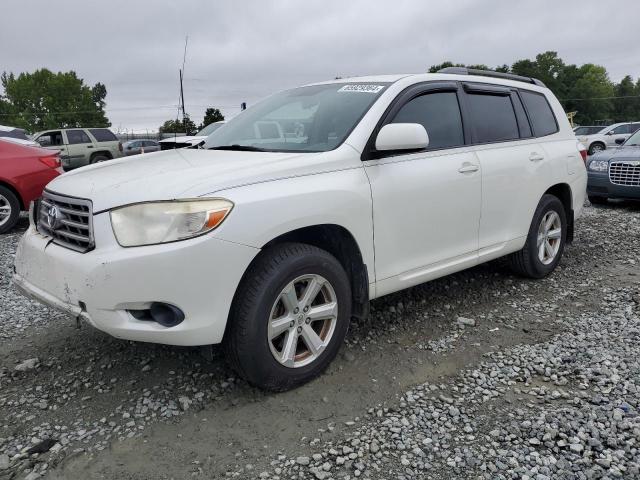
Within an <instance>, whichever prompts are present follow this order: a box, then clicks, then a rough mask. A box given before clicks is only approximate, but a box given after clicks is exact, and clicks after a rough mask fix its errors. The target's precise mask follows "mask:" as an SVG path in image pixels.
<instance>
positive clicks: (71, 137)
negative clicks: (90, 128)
mask: <svg viewBox="0 0 640 480" xmlns="http://www.w3.org/2000/svg"><path fill="white" fill-rule="evenodd" d="M67 140H68V141H69V143H70V144H71V145H76V144H79V143H91V139H90V138H89V135H87V134H86V133H85V132H84V130H67Z"/></svg>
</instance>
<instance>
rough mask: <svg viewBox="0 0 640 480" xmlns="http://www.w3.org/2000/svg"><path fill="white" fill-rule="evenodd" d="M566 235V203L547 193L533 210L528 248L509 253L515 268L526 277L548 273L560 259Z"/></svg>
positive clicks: (512, 265) (542, 276) (544, 275)
mask: <svg viewBox="0 0 640 480" xmlns="http://www.w3.org/2000/svg"><path fill="white" fill-rule="evenodd" d="M558 230H559V231H558ZM566 239H567V216H566V212H565V211H564V206H563V205H562V202H561V201H560V200H559V199H558V198H557V197H555V196H553V195H549V194H545V195H543V196H542V198H541V199H540V203H539V204H538V208H536V211H535V213H534V214H533V220H532V221H531V226H530V227H529V233H528V234H527V242H526V243H525V245H524V248H523V249H522V250H520V251H519V252H516V253H513V254H512V255H511V256H510V257H509V261H510V264H511V268H512V270H513V271H514V272H515V273H517V274H519V275H522V276H524V277H529V278H544V277H546V276H547V275H549V274H550V273H551V272H553V270H555V268H556V266H557V265H558V263H559V262H560V259H561V258H562V252H563V251H564V246H565V242H566Z"/></svg>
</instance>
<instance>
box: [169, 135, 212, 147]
mask: <svg viewBox="0 0 640 480" xmlns="http://www.w3.org/2000/svg"><path fill="white" fill-rule="evenodd" d="M206 139H207V137H202V136H200V137H198V136H193V135H192V136H189V137H188V136H182V137H167V138H163V139H162V140H160V142H159V143H190V144H191V145H195V144H196V143H200V142H201V141H202V140H206Z"/></svg>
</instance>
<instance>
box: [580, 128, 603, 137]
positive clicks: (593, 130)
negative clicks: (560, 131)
mask: <svg viewBox="0 0 640 480" xmlns="http://www.w3.org/2000/svg"><path fill="white" fill-rule="evenodd" d="M603 129H604V127H578V128H576V129H575V134H576V135H593V134H594V133H598V132H599V131H600V130H603Z"/></svg>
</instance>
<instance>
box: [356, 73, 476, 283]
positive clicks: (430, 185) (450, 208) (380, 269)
mask: <svg viewBox="0 0 640 480" xmlns="http://www.w3.org/2000/svg"><path fill="white" fill-rule="evenodd" d="M425 85H426V86H422V87H420V88H419V89H414V90H413V91H410V92H405V94H402V95H403V96H402V97H401V98H400V99H399V100H398V103H397V104H396V106H395V107H392V109H391V110H390V111H389V114H388V115H387V117H386V118H385V120H384V122H383V124H386V123H420V124H422V125H423V126H424V127H425V129H426V130H427V133H428V135H429V146H428V148H427V149H425V150H423V151H419V152H412V153H400V154H393V153H392V154H391V155H384V154H383V152H379V154H376V153H375V152H374V153H372V157H373V158H371V159H369V158H367V157H365V171H366V172H367V175H368V177H369V180H370V183H371V194H372V199H373V223H374V242H375V268H376V282H377V287H376V288H377V290H376V291H377V294H378V295H384V294H385V293H389V292H391V291H395V290H399V289H401V288H406V287H408V286H411V285H416V284H418V283H422V282H425V281H427V280H429V279H431V278H434V277H436V276H439V275H440V274H444V273H446V270H447V269H450V268H452V267H453V268H454V269H455V265H461V264H465V266H469V264H470V263H471V264H472V263H473V262H475V259H476V256H477V250H478V227H479V221H480V205H481V173H480V167H479V162H478V160H477V158H476V156H475V154H474V153H473V151H472V150H471V149H470V148H469V147H467V146H465V132H464V129H463V123H462V116H461V112H460V104H459V100H458V95H459V92H458V91H457V90H458V87H457V85H456V84H455V83H453V82H451V83H448V82H446V83H438V84H435V85H434V84H425ZM381 126H382V125H381ZM443 272H444V273H443Z"/></svg>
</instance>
